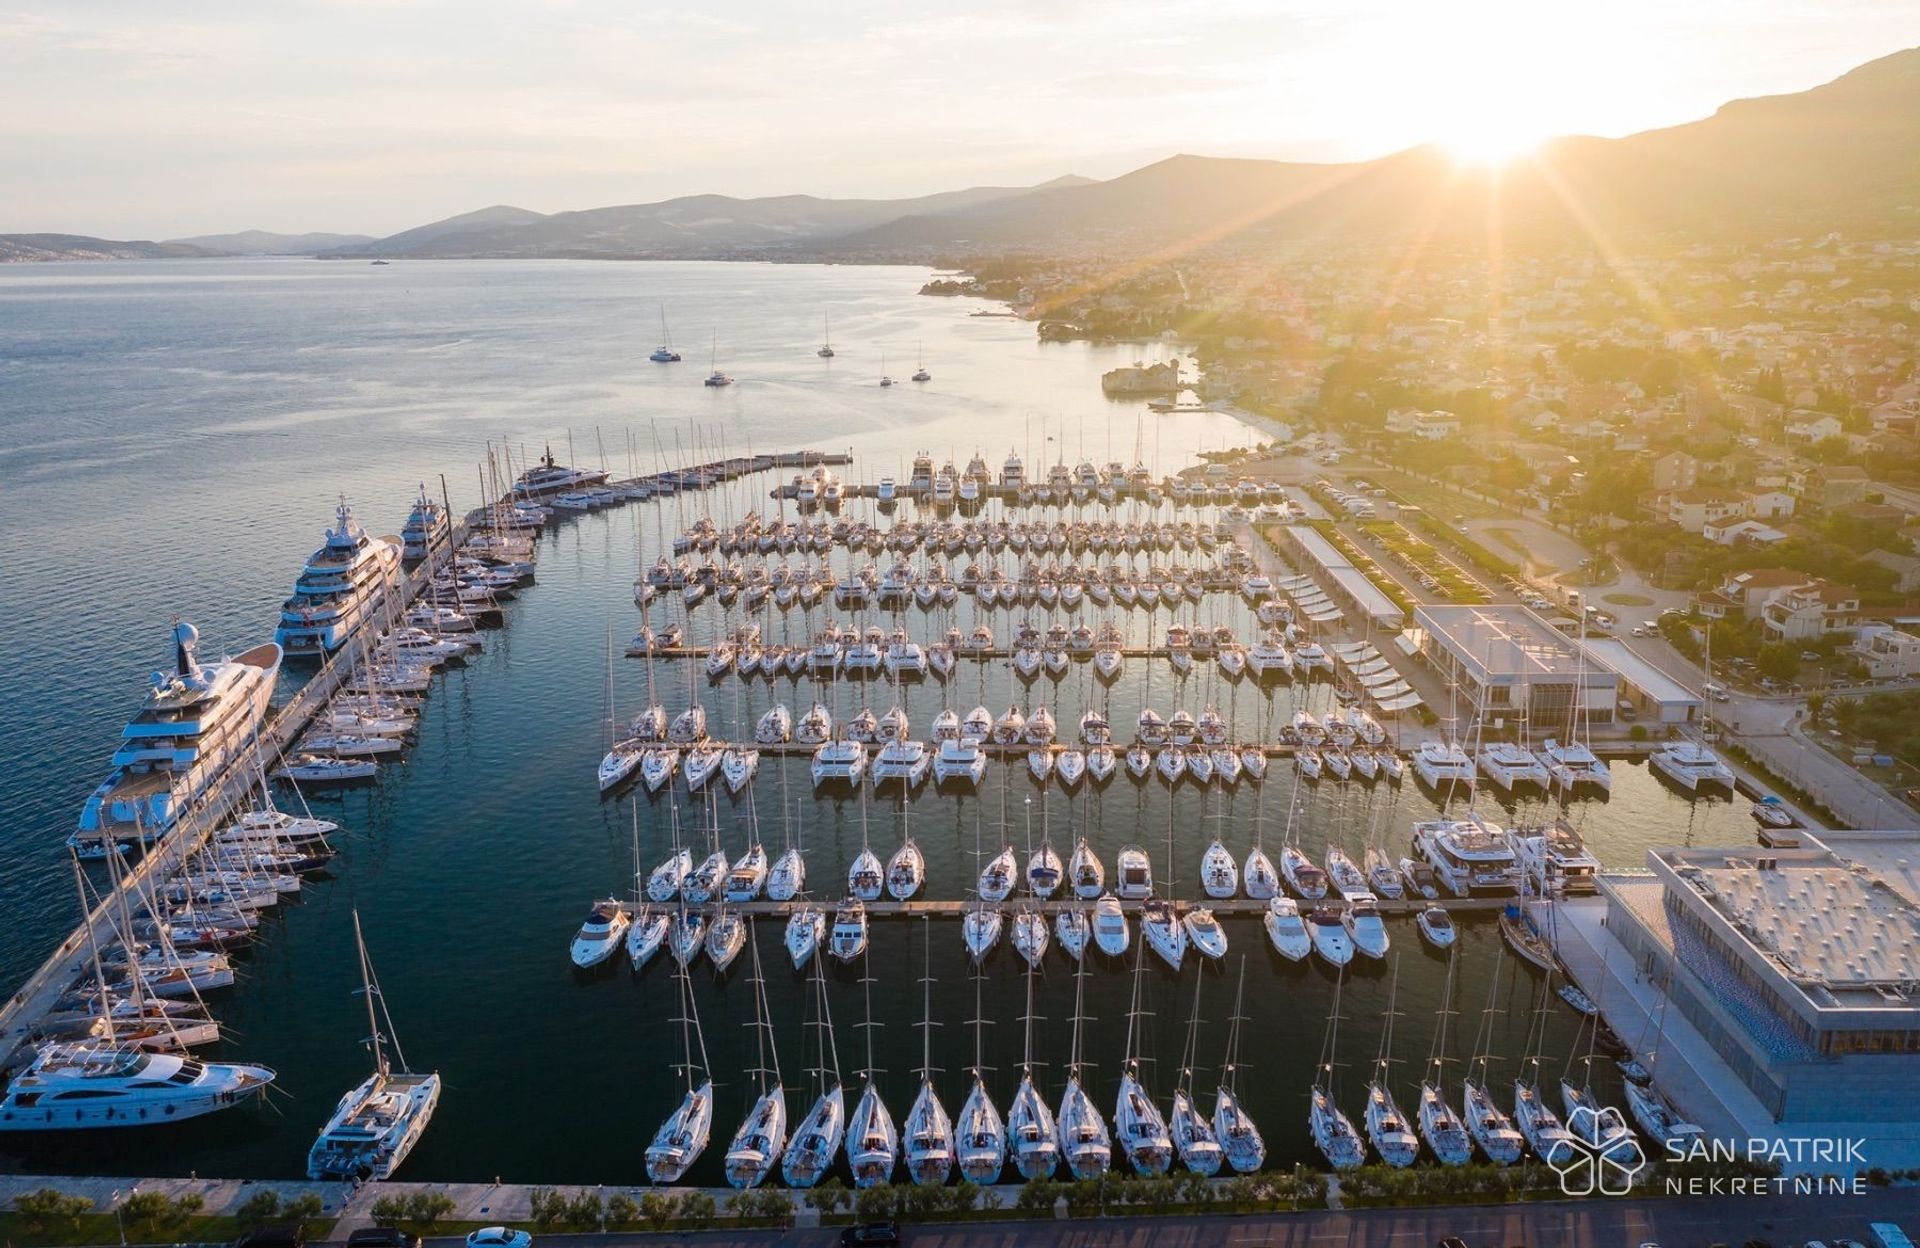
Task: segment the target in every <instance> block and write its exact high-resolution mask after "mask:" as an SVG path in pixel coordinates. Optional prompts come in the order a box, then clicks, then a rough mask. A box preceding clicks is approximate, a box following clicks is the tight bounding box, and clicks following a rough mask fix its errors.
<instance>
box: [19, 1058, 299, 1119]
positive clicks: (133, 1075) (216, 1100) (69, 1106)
mask: <svg viewBox="0 0 1920 1248" xmlns="http://www.w3.org/2000/svg"><path fill="white" fill-rule="evenodd" d="M275 1078H276V1076H275V1075H274V1072H273V1071H272V1070H270V1069H268V1068H267V1067H265V1066H254V1065H244V1064H239V1063H230V1062H201V1061H197V1060H195V1059H193V1058H190V1057H183V1056H180V1055H177V1054H171V1053H150V1052H144V1051H141V1050H138V1049H133V1048H127V1047H120V1046H115V1045H111V1044H106V1045H102V1044H97V1043H92V1042H89V1043H84V1044H46V1045H42V1046H41V1047H40V1048H39V1050H38V1051H37V1052H36V1053H35V1054H34V1056H33V1058H32V1060H31V1061H29V1062H28V1063H27V1064H26V1065H24V1066H22V1067H20V1068H19V1069H18V1070H17V1071H16V1072H15V1073H14V1074H13V1077H12V1079H11V1080H10V1081H9V1082H8V1084H7V1087H6V1093H5V1095H4V1096H3V1097H0V1131H65V1130H74V1129H86V1128H94V1127H115V1128H127V1127H138V1126H143V1125H159V1124H161V1123H165V1122H178V1121H182V1120H184V1119H187V1118H197V1117H200V1116H201V1115H204V1114H210V1113H213V1112H215V1111H217V1110H222V1109H229V1108H232V1107H234V1106H236V1105H242V1104H245V1103H247V1102H249V1101H251V1100H253V1099H254V1098H255V1097H256V1096H258V1095H260V1094H261V1093H262V1092H263V1091H264V1090H265V1089H266V1087H267V1086H268V1085H269V1084H271V1083H272V1082H273V1081H274V1079H275Z"/></svg>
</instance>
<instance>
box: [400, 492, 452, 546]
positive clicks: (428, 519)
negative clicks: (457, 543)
mask: <svg viewBox="0 0 1920 1248" xmlns="http://www.w3.org/2000/svg"><path fill="white" fill-rule="evenodd" d="M452 531H453V530H452V527H451V526H450V525H449V524H448V522H447V509H446V508H445V507H443V506H441V505H440V503H438V502H436V501H435V500H434V499H431V498H429V497H427V487H426V483H425V482H422V483H421V485H420V496H419V497H418V498H416V499H414V500H413V511H412V512H411V513H410V514H409V515H408V516H407V523H406V524H405V525H404V526H402V527H401V529H400V553H401V555H402V556H403V557H405V558H406V559H407V560H408V561H414V560H419V559H425V558H426V557H427V556H428V555H429V554H432V553H433V552H434V551H436V550H446V549H448V548H449V546H450V543H449V541H448V538H449V537H450V536H451V535H452Z"/></svg>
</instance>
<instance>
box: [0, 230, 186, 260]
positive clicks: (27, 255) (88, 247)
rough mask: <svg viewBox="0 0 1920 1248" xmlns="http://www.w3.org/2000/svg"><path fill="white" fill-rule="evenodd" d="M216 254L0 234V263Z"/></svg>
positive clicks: (77, 237)
mask: <svg viewBox="0 0 1920 1248" xmlns="http://www.w3.org/2000/svg"><path fill="white" fill-rule="evenodd" d="M218 254H220V253H218V252H216V251H210V250H208V249H207V248H205V247H195V246H193V245H191V244H189V243H154V242H147V241H145V240H144V239H143V240H138V241H134V242H121V241H117V240H115V239H111V238H91V237H89V236H87V235H85V234H0V264H31V263H34V262H36V261H44V260H170V259H175V258H178V257H181V256H213V255H218Z"/></svg>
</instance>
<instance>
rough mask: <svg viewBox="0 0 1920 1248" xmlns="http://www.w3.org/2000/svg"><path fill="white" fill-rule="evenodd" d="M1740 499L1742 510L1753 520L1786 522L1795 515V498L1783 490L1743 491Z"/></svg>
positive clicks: (1761, 489)
mask: <svg viewBox="0 0 1920 1248" xmlns="http://www.w3.org/2000/svg"><path fill="white" fill-rule="evenodd" d="M1740 498H1741V510H1742V512H1743V513H1744V514H1745V515H1746V516H1747V518H1749V519H1751V520H1784V519H1786V518H1787V517H1788V516H1791V515H1792V514H1793V506H1794V497H1793V495H1792V494H1789V493H1788V492H1787V491H1786V490H1783V489H1773V488H1760V489H1751V490H1742V491H1741V492H1740Z"/></svg>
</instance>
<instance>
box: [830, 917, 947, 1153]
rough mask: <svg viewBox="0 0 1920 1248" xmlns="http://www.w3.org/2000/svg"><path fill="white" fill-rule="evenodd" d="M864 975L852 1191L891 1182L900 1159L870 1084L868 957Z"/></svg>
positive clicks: (850, 1125)
mask: <svg viewBox="0 0 1920 1248" xmlns="http://www.w3.org/2000/svg"><path fill="white" fill-rule="evenodd" d="M864 972H865V973H864V974H862V975H861V977H860V985H861V987H862V988H864V989H865V990H866V998H867V1017H866V1020H865V1021H864V1022H862V1023H861V1024H860V1026H861V1027H862V1028H863V1029H864V1030H865V1031H866V1033H867V1068H866V1069H865V1070H863V1071H862V1072H860V1073H861V1078H862V1079H863V1080H865V1082H866V1087H865V1088H864V1089H862V1090H861V1092H860V1102H859V1104H857V1105H855V1106H854V1107H853V1117H851V1118H849V1119H848V1120H847V1165H848V1166H849V1167H851V1168H852V1170H853V1185H854V1186H855V1187H873V1186H875V1185H877V1184H880V1183H885V1182H887V1181H888V1180H890V1179H892V1178H893V1167H894V1165H895V1163H896V1162H897V1161H898V1160H899V1157H900V1134H899V1132H898V1131H897V1130H895V1129H894V1125H893V1115H892V1114H890V1113H888V1112H887V1106H886V1102H884V1101H882V1100H881V1099H880V1088H879V1086H878V1085H877V1084H875V1083H874V1081H873V1077H874V1075H875V1074H877V1073H879V1072H878V1071H877V1070H876V1069H875V1068H874V1065H873V1029H874V1028H875V1027H877V1026H878V1025H879V1024H877V1023H875V1022H874V1021H873V966H872V957H871V954H869V956H868V958H867V959H866V965H865V967H864ZM944 1116H945V1115H944V1114H943V1115H942V1117H944ZM949 1154H951V1149H949Z"/></svg>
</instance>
